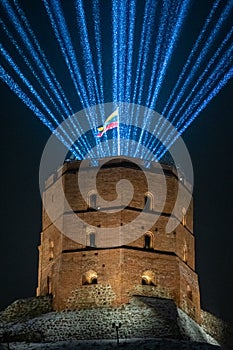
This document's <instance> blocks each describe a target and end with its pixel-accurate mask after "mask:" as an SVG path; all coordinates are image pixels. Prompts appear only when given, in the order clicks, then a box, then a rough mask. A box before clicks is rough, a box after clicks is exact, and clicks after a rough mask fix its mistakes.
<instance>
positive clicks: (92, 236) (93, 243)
mask: <svg viewBox="0 0 233 350" xmlns="http://www.w3.org/2000/svg"><path fill="white" fill-rule="evenodd" d="M90 247H96V245H95V233H91V234H90Z"/></svg>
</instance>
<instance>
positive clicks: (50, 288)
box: [47, 276, 52, 295]
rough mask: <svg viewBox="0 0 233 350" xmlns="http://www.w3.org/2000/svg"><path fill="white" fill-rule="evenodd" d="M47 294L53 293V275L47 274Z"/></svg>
mask: <svg viewBox="0 0 233 350" xmlns="http://www.w3.org/2000/svg"><path fill="white" fill-rule="evenodd" d="M47 294H48V295H50V294H52V286H51V277H49V276H47Z"/></svg>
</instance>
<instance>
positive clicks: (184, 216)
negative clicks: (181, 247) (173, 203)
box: [182, 208, 186, 226]
mask: <svg viewBox="0 0 233 350" xmlns="http://www.w3.org/2000/svg"><path fill="white" fill-rule="evenodd" d="M182 225H183V226H186V209H185V208H182Z"/></svg>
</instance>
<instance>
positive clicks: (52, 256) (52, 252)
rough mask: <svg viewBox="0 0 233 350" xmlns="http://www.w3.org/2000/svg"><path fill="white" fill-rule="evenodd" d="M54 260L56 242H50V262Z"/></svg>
mask: <svg viewBox="0 0 233 350" xmlns="http://www.w3.org/2000/svg"><path fill="white" fill-rule="evenodd" d="M53 258H54V242H53V241H51V240H49V260H53Z"/></svg>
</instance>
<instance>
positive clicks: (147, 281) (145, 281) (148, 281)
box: [142, 270, 155, 286]
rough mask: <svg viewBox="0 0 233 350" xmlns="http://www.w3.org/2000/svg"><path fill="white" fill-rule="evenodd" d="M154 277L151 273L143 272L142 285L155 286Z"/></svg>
mask: <svg viewBox="0 0 233 350" xmlns="http://www.w3.org/2000/svg"><path fill="white" fill-rule="evenodd" d="M154 281H155V276H154V273H153V272H152V271H149V270H148V271H145V272H143V274H142V285H146V286H155V283H154Z"/></svg>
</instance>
